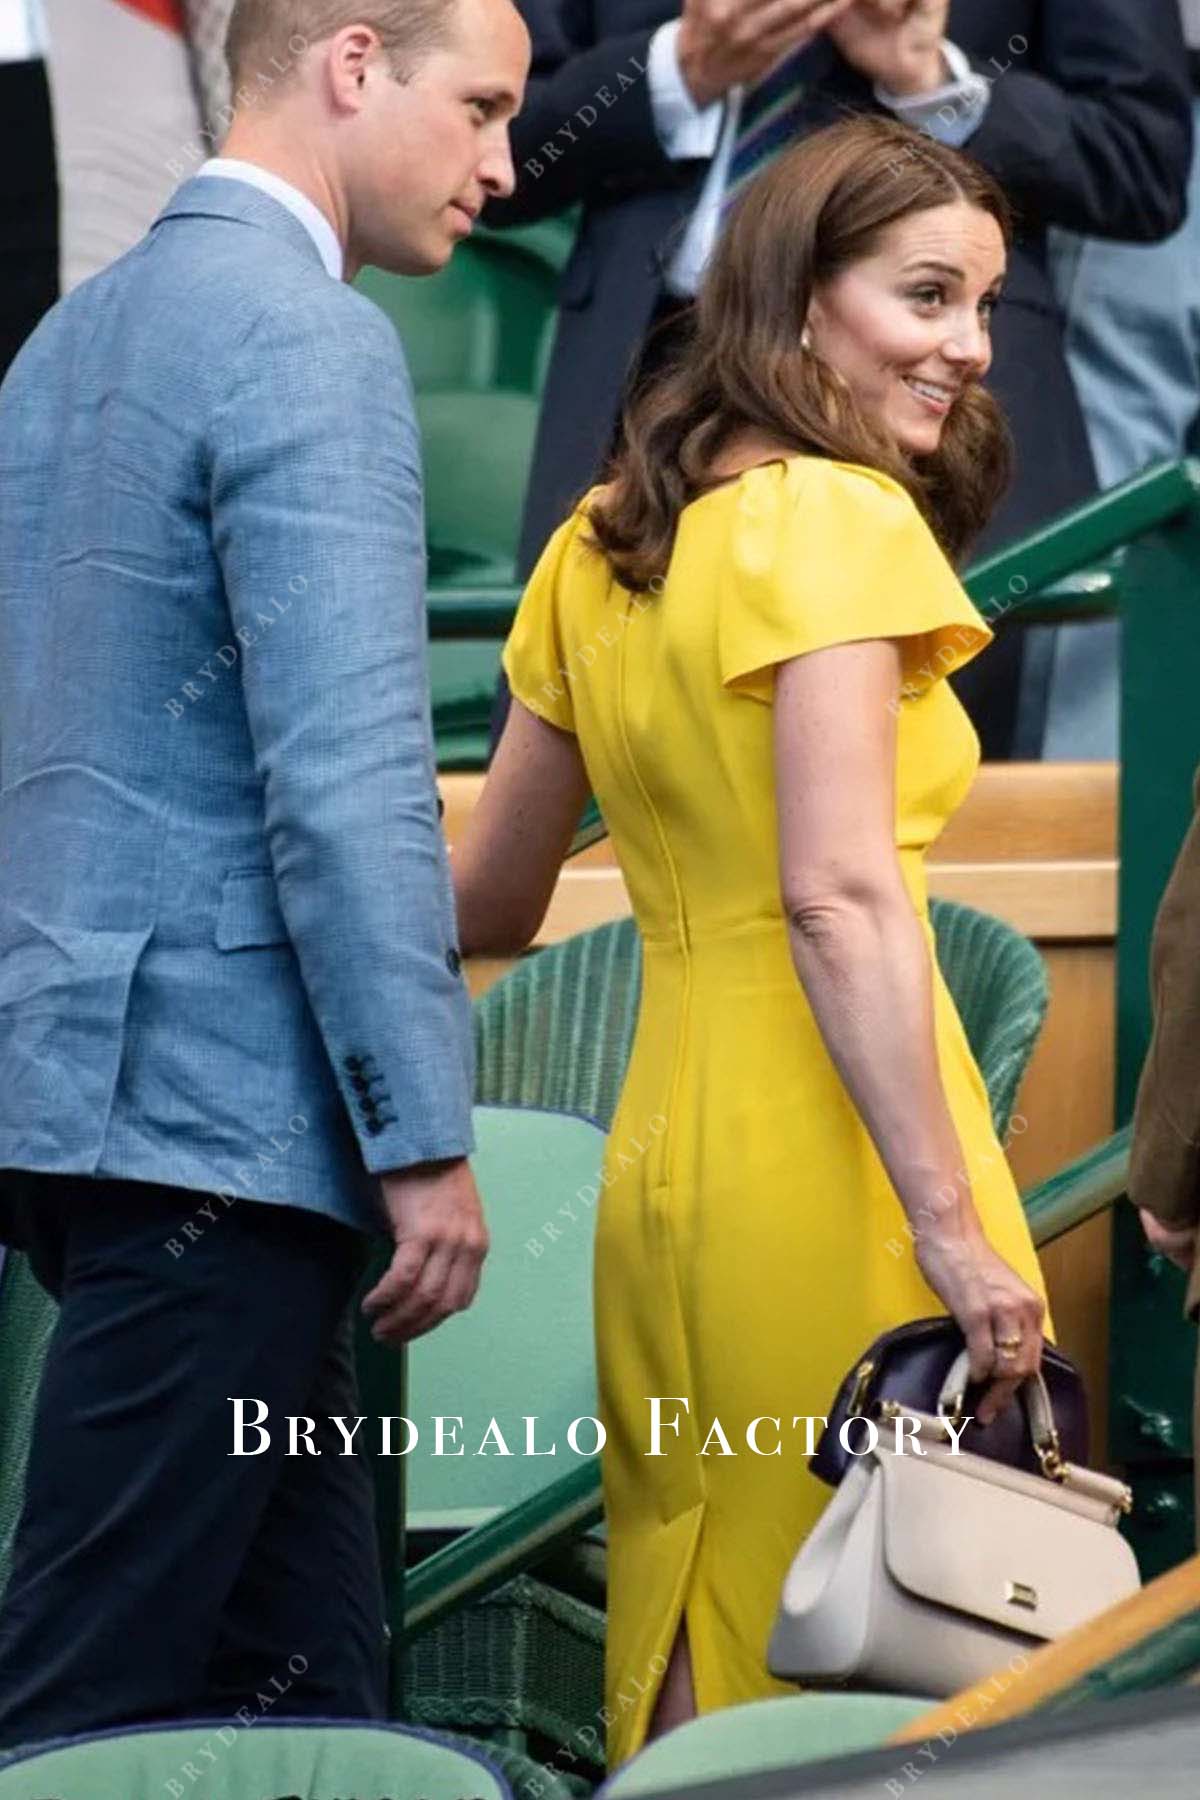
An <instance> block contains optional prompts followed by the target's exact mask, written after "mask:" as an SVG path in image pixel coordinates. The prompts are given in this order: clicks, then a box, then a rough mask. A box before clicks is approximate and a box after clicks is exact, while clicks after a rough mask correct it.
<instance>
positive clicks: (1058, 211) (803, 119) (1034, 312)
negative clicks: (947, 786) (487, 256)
mask: <svg viewBox="0 0 1200 1800" xmlns="http://www.w3.org/2000/svg"><path fill="white" fill-rule="evenodd" d="M676 5H677V0H524V3H523V5H522V11H523V13H524V15H525V18H526V21H527V23H528V24H529V26H530V29H531V32H532V35H533V42H534V61H533V76H532V78H531V80H530V83H529V87H528V90H527V98H526V103H525V107H524V109H523V111H522V113H521V115H520V117H519V118H518V119H517V121H516V124H515V128H514V133H513V148H514V156H515V160H516V163H517V188H516V191H515V193H514V194H513V196H512V197H511V198H510V199H506V200H503V201H501V202H498V203H493V204H492V206H491V207H490V208H489V211H488V215H487V216H488V219H489V222H491V223H492V224H496V225H506V224H513V225H516V224H524V223H526V222H529V221H532V220H534V219H538V218H542V217H545V216H546V215H548V214H551V213H555V212H558V211H560V210H561V209H562V208H564V207H567V206H570V205H572V204H576V203H582V207H583V217H582V223H581V227H580V231H579V236H578V239H577V242H576V245H575V249H574V254H573V255H572V257H571V260H570V263H569V264H568V266H567V269H566V270H565V272H564V275H563V279H562V284H561V292H560V295H559V303H560V306H561V309H562V310H561V315H560V319H559V326H558V333H557V337H556V340H555V346H554V352H553V356H552V360H551V365H550V370H549V375H548V379H547V384H546V391H545V397H544V403H543V412H542V419H541V425H540V430H539V434H538V441H537V447H536V450H535V454H534V463H533V471H532V477H531V481H530V488H529V494H528V499H527V504H526V513H525V520H524V526H523V531H522V538H521V549H520V565H521V571H522V573H525V572H527V571H528V570H529V568H530V567H531V566H532V564H533V562H534V561H535V560H536V557H537V555H538V552H539V551H540V549H541V547H542V545H543V544H544V542H545V540H546V538H547V537H548V536H549V534H550V532H551V531H552V530H553V529H554V527H555V525H557V524H558V522H559V521H560V520H561V519H562V518H563V516H564V515H565V513H566V512H567V510H568V509H569V507H570V504H571V502H572V501H573V500H574V499H575V498H576V496H577V495H578V493H579V492H580V490H582V489H583V488H584V487H586V486H587V484H588V482H589V481H590V480H592V479H594V477H595V475H596V472H597V470H598V468H599V465H600V464H601V462H602V460H603V458H604V455H605V452H606V450H607V448H608V446H609V444H610V442H611V439H612V435H613V431H614V428H615V424H616V420H617V417H618V414H619V410H620V403H621V396H622V390H623V386H624V383H625V380H626V377H627V374H628V371H629V369H630V365H631V363H632V362H633V361H634V359H635V358H636V357H637V355H638V353H639V350H640V348H641V346H643V345H644V344H645V343H646V339H647V333H648V332H651V329H652V327H653V326H654V325H655V324H656V323H657V322H659V321H661V320H662V319H663V318H664V317H666V316H668V315H669V313H670V310H671V308H672V307H675V308H677V307H678V306H679V305H680V304H681V302H684V301H686V298H687V296H688V295H689V294H690V293H692V292H694V290H695V284H696V280H697V278H698V275H699V272H700V269H701V268H702V267H703V262H704V255H705V249H706V244H707V243H708V242H710V241H711V236H712V233H713V230H714V229H715V225H716V223H717V222H719V217H720V208H721V205H722V202H723V200H724V198H725V196H726V193H727V190H728V187H729V185H730V177H731V176H732V178H733V185H734V186H736V185H737V181H738V180H739V179H744V178H747V177H748V174H749V173H752V172H753V151H754V144H753V141H752V140H751V142H750V143H749V145H747V142H746V136H747V133H746V130H745V123H746V119H747V112H748V110H749V113H750V114H751V115H752V114H753V109H754V108H755V105H756V96H755V93H754V85H755V84H756V83H758V82H759V81H760V80H761V78H762V77H763V75H764V67H765V68H767V69H771V68H772V64H774V65H779V63H780V58H781V57H783V58H785V59H786V60H785V62H784V63H783V66H782V67H778V66H776V67H774V69H773V71H772V72H771V73H770V74H769V75H768V77H767V80H766V81H764V82H763V84H762V90H761V91H762V92H765V93H767V94H768V95H769V96H771V101H770V104H769V105H768V107H767V109H766V110H765V112H762V113H761V117H762V119H763V121H764V123H763V124H762V125H760V126H759V127H758V128H757V129H758V131H759V141H760V148H761V147H762V145H763V141H764V140H765V143H766V147H767V148H768V149H769V148H771V147H776V146H778V147H781V146H782V143H783V142H786V141H788V139H790V138H791V137H794V136H796V135H798V134H800V133H803V132H807V131H810V130H813V129H816V128H818V127H819V126H821V125H825V124H828V123H830V122H831V121H832V120H833V119H834V118H836V117H839V116H841V115H842V113H844V111H845V110H846V109H847V108H853V109H858V110H867V111H872V110H875V111H878V110H881V109H886V110H890V111H892V112H894V113H895V114H897V115H898V116H900V117H904V118H908V119H910V120H911V121H912V122H913V123H915V124H917V125H920V126H922V127H923V128H924V129H926V130H928V131H929V132H930V133H931V134H932V135H934V136H937V137H939V138H942V139H943V140H944V141H948V142H951V143H955V144H960V145H961V146H962V147H963V148H965V149H966V150H967V151H968V152H969V153H970V154H971V155H973V156H975V157H977V158H978V160H979V161H980V162H981V163H983V164H984V165H985V166H986V167H987V168H988V169H990V170H991V172H992V173H993V174H994V175H996V176H997V177H998V178H999V180H1000V181H1001V182H1002V184H1003V185H1004V187H1005V189H1006V190H1007V192H1008V194H1009V196H1010V197H1011V199H1012V200H1013V201H1014V203H1015V205H1016V207H1017V209H1018V212H1019V215H1020V224H1021V237H1020V242H1019V245H1018V247H1017V248H1016V249H1015V251H1014V254H1013V256H1012V259H1011V264H1010V269H1009V277H1008V284H1007V289H1006V293H1005V299H1004V303H1003V305H1002V306H1001V308H1000V310H999V313H998V314H997V317H996V322H995V327H994V336H995V346H996V353H995V362H994V366H993V370H992V375H991V378H990V385H991V386H992V388H993V389H994V391H995V392H996V393H997V394H998V396H999V397H1000V399H1001V400H1002V402H1003V403H1004V405H1005V407H1006V410H1007V412H1008V415H1009V418H1010V421H1011V423H1012V426H1013V430H1014V433H1015V436H1016V439H1017V446H1018V452H1019V469H1018V474H1017V478H1016V481H1015V484H1014V487H1013V489H1012V491H1011V493H1010V495H1009V497H1008V499H1007V501H1006V503H1005V504H1004V506H1003V507H1002V508H1001V510H1000V511H999V513H998V514H997V517H996V519H995V520H994V522H993V525H992V528H991V530H990V531H989V533H988V536H987V538H986V539H985V541H984V544H983V545H982V546H981V547H982V548H985V549H987V548H994V547H996V546H997V545H998V544H1000V543H1003V542H1005V541H1011V540H1012V539H1013V538H1014V537H1017V536H1019V535H1021V534H1022V533H1024V532H1025V531H1027V530H1029V529H1031V528H1032V527H1033V526H1035V525H1037V524H1039V523H1041V522H1042V521H1044V520H1046V519H1050V518H1053V517H1054V516H1055V515H1056V514H1058V513H1060V512H1062V511H1063V510H1065V509H1066V508H1067V507H1069V506H1072V505H1074V504H1075V503H1077V502H1078V501H1080V500H1083V499H1085V498H1086V497H1087V496H1088V495H1089V494H1090V493H1092V492H1094V491H1095V487H1096V480H1095V471H1094V468H1093V465H1092V460H1091V455H1090V451H1089V449H1088V442H1087V437H1086V434H1085V431H1084V426H1083V421H1082V418H1081V415H1080V410H1079V405H1078V401H1077V398H1076V395H1075V391H1074V388H1073V387H1072V385H1071V380H1070V375H1069V373H1068V370H1067V365H1066V361H1065V357H1064V353H1063V344H1062V321H1061V316H1060V313H1059V310H1058V308H1057V305H1056V303H1055V299H1054V295H1053V292H1052V289H1051V286H1050V282H1049V280H1048V277H1047V272H1046V255H1045V234H1046V229H1047V227H1048V226H1050V225H1053V224H1057V225H1064V226H1069V227H1071V228H1073V229H1075V230H1080V231H1086V232H1089V233H1092V234H1094V235H1097V236H1102V237H1110V238H1121V239H1128V240H1137V241H1142V242H1149V241H1152V240H1155V239H1158V238H1161V237H1165V236H1166V235H1168V234H1169V233H1170V232H1172V231H1173V230H1175V229H1176V228H1177V227H1178V225H1179V224H1180V222H1181V220H1182V218H1183V216H1184V208H1185V204H1186V184H1187V173H1188V165H1189V156H1190V149H1191V103H1190V93H1189V86H1188V78H1187V64H1186V57H1185V53H1184V46H1183V39H1182V34H1181V28H1180V20H1179V8H1178V0H1138V3H1137V4H1136V5H1133V4H1130V0H850V4H840V3H835V4H833V5H824V6H817V5H814V0H740V4H739V5H738V6H734V7H731V6H729V5H728V4H722V3H721V0H683V7H682V12H680V13H678V15H677V11H676ZM768 26H770V28H771V32H772V35H771V36H770V37H768V38H765V39H764V32H765V30H766V29H767V27H768ZM814 30H815V35H813V33H814ZM756 32H757V37H758V40H759V43H760V47H761V46H762V45H763V44H764V43H765V49H766V51H767V52H768V53H769V60H768V61H767V62H766V64H765V65H761V59H760V58H757V57H756V55H755V48H756V43H755V34H756ZM789 39H790V42H789V41H788V40H789ZM789 52H790V55H789ZM797 57H798V58H799V60H797ZM801 83H802V84H803V86H802V88H801V87H800V85H799V84H801ZM753 128H754V125H753V118H752V117H751V129H753ZM748 151H749V154H747V152H748ZM658 335H659V339H660V341H661V338H662V336H664V335H666V334H662V333H660V334H658ZM653 341H654V340H653V338H652V340H651V342H652V343H653ZM651 354H653V352H651ZM643 366H644V365H643ZM1021 642H1022V634H1021V633H1019V632H1013V631H1011V630H1009V631H1007V632H1005V631H1004V630H1002V631H1001V633H1000V637H999V640H998V642H997V644H996V646H995V647H994V648H993V650H992V652H991V653H990V654H989V655H988V656H987V657H985V658H983V659H981V662H980V663H979V664H976V665H973V667H972V669H970V670H967V671H965V672H964V676H963V677H962V678H960V679H959V681H958V683H957V685H958V687H959V691H960V693H962V694H963V695H964V698H966V700H967V703H968V705H969V706H970V707H971V709H972V711H973V713H974V715H975V718H976V722H977V724H978V725H979V727H980V732H981V736H982V738H983V744H984V753H985V755H988V756H1005V755H1012V754H1014V753H1015V754H1021V755H1034V756H1036V755H1037V754H1038V753H1039V750H1040V739H1041V725H1040V714H1041V711H1042V707H1041V706H1040V705H1039V704H1038V701H1037V697H1036V694H1035V695H1034V697H1033V698H1034V704H1033V707H1032V714H1033V716H1032V718H1031V719H1030V718H1028V717H1027V718H1026V719H1025V720H1024V721H1023V722H1022V726H1021V731H1020V734H1018V730H1017V726H1018V720H1017V695H1018V690H1019V687H1020V682H1019V679H1018V677H1019V669H1020V660H1021ZM976 671H978V673H976ZM981 683H982V688H981V686H980V684H981ZM1025 687H1026V704H1027V706H1028V701H1029V699H1030V694H1029V683H1028V682H1027V683H1026V684H1025Z"/></svg>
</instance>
